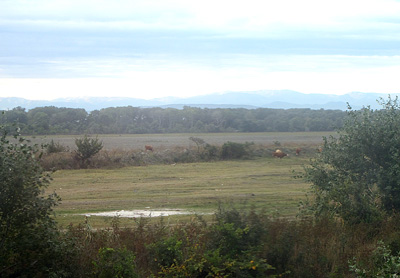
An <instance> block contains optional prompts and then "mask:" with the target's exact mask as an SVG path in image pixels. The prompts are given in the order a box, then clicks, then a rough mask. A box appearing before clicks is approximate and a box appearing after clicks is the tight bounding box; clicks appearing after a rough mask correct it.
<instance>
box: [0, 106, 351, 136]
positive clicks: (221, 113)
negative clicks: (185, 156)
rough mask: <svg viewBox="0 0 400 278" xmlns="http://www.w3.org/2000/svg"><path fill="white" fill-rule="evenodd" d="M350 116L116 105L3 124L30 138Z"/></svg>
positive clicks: (295, 123)
mask: <svg viewBox="0 0 400 278" xmlns="http://www.w3.org/2000/svg"><path fill="white" fill-rule="evenodd" d="M345 115H346V112H344V111H341V110H323V109H321V110H312V109H270V108H259V109H244V108H237V109H228V108H217V109H208V108H195V107H188V106H185V107H184V108H183V109H175V108H159V107H154V108H139V107H132V106H127V107H112V108H105V109H101V110H94V111H91V112H89V113H88V112H87V111H86V110H85V109H79V108H58V107H54V106H47V107H37V108H34V109H31V110H29V111H27V110H26V109H25V108H22V107H16V108H14V109H12V110H7V111H4V114H3V116H2V117H0V124H2V125H3V126H11V125H15V124H17V125H18V127H19V128H20V132H21V133H22V134H26V135H35V134H36V135H39V134H40V135H44V134H84V133H92V134H145V133H185V132H190V133H195V132H202V133H207V132H296V131H332V130H335V129H337V128H340V127H342V125H343V119H344V117H345Z"/></svg>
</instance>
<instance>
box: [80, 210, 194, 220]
mask: <svg viewBox="0 0 400 278" xmlns="http://www.w3.org/2000/svg"><path fill="white" fill-rule="evenodd" d="M184 214H195V212H193V211H187V210H180V209H167V210H115V211H105V212H93V213H84V214H83V215H85V216H105V217H132V218H134V217H160V216H171V215H184Z"/></svg>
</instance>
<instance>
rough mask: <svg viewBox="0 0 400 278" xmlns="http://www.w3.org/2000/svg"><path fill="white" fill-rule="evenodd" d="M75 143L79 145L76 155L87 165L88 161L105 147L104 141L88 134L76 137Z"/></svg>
mask: <svg viewBox="0 0 400 278" xmlns="http://www.w3.org/2000/svg"><path fill="white" fill-rule="evenodd" d="M75 145H76V147H77V150H76V155H77V157H78V159H79V160H80V161H81V162H82V165H83V166H85V165H86V163H87V161H88V160H89V159H90V158H91V157H92V156H94V155H95V154H97V153H98V152H99V151H101V149H102V148H103V142H102V141H99V139H98V138H97V136H96V138H90V137H89V136H87V135H84V137H83V138H77V139H75Z"/></svg>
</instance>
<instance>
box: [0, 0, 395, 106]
mask: <svg viewBox="0 0 400 278" xmlns="http://www.w3.org/2000/svg"><path fill="white" fill-rule="evenodd" d="M399 14H400V1H394V0H364V1H360V0H336V1H320V0H319V1H318V0H304V1H293V0H280V1H270V0H247V1H232V0H231V1H228V0H218V1H215V0H214V1H211V0H203V1H187V0H146V1H142V0H140V1H139V0H115V1H109V0H107V1H106V0H35V1H31V0H0V41H1V43H0V97H3V96H24V97H26V98H31V99H32V98H36V99H40V98H54V97H57V96H59V95H62V96H71V97H73V96H89V95H91V96H94V95H95V96H131V97H143V96H145V97H147V98H152V97H161V96H166V95H175V96H188V95H196V94H208V93H213V92H223V91H237V90H244V91H248V90H263V89H291V90H297V91H301V92H304V93H316V92H319V93H336V94H344V93H347V92H350V91H367V92H371V91H375V92H380V93H389V92H392V93H394V92H396V93H399V92H400V88H399V87H398V82H397V76H396V73H398V72H399V70H400V68H399V66H398V65H400V52H399V49H400V45H399V43H400V20H399V19H398V15H399ZM55 92H57V94H55Z"/></svg>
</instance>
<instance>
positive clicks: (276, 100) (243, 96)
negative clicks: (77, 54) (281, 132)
mask: <svg viewBox="0 0 400 278" xmlns="http://www.w3.org/2000/svg"><path fill="white" fill-rule="evenodd" d="M381 97H382V98H385V99H386V98H387V97H388V95H387V94H378V93H361V92H352V93H349V94H345V95H332V94H328V95H326V94H303V93H299V92H296V91H288V90H276V91H271V90H264V91H251V92H225V93H215V94H210V95H203V96H195V97H187V98H177V97H166V98H156V99H151V100H145V99H138V98H116V97H90V98H71V99H69V98H60V99H56V100H53V101H46V100H27V99H23V98H14V97H9V98H0V110H9V109H12V108H15V107H18V106H20V107H23V108H26V109H28V110H29V109H32V108H35V107H43V106H55V107H67V108H84V109H85V110H87V111H93V110H99V109H102V108H108V107H121V106H133V107H163V108H167V107H172V108H178V109H181V108H183V107H184V106H192V107H200V108H247V109H255V108H281V109H290V108H311V109H339V110H346V109H347V103H349V104H350V105H351V106H352V107H353V108H354V109H359V108H362V107H365V106H371V108H379V107H380V106H379V105H378V104H377V100H378V99H379V98H381Z"/></svg>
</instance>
